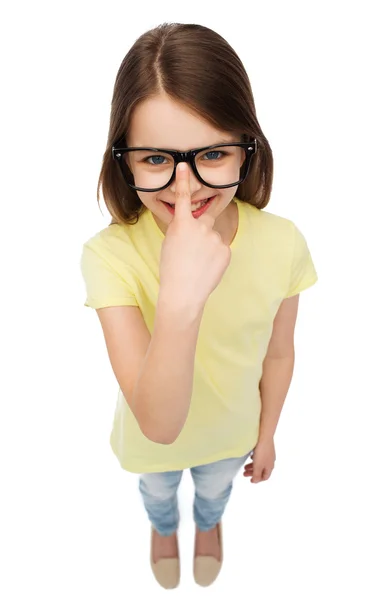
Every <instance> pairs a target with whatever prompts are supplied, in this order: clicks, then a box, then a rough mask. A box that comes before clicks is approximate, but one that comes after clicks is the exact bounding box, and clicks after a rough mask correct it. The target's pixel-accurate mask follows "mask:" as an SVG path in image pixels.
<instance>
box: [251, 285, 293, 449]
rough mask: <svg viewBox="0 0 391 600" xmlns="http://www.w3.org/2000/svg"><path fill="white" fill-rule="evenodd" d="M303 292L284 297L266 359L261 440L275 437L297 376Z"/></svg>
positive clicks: (260, 427)
mask: <svg viewBox="0 0 391 600" xmlns="http://www.w3.org/2000/svg"><path fill="white" fill-rule="evenodd" d="M298 306H299V294H296V295H295V296H291V297H290V298H286V299H285V300H283V301H282V303H281V305H280V308H279V309H278V312H277V315H276V317H275V319H274V322H273V333H272V336H271V339H270V342H269V346H268V350H267V353H266V356H265V359H264V361H263V368H262V377H261V380H260V382H259V391H260V396H261V402H262V410H261V421H260V425H259V437H258V440H261V439H267V438H269V439H270V438H273V436H274V434H275V431H276V428H277V424H278V420H279V418H280V414H281V411H282V407H283V405H284V402H285V398H286V396H287V393H288V390H289V386H290V383H291V380H292V376H293V369H294V363H295V348H294V330H295V325H296V319H297V312H298Z"/></svg>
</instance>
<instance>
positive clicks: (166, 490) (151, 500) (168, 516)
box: [139, 471, 183, 536]
mask: <svg viewBox="0 0 391 600" xmlns="http://www.w3.org/2000/svg"><path fill="white" fill-rule="evenodd" d="M182 473H183V471H167V472H165V473H144V474H143V475H141V476H140V480H139V490H140V493H141V496H142V499H143V502H144V506H145V509H146V511H147V513H148V517H149V520H150V522H151V523H152V525H153V528H154V529H155V530H156V531H157V532H158V533H159V535H161V536H171V535H172V534H173V533H174V532H175V531H176V530H177V529H178V525H179V511H178V497H177V490H178V486H179V484H180V481H181V479H182Z"/></svg>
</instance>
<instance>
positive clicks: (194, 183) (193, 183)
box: [170, 163, 202, 194]
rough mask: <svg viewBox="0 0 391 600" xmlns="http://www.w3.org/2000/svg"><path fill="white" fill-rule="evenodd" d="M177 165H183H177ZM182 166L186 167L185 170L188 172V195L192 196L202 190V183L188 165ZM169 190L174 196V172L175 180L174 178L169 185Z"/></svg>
mask: <svg viewBox="0 0 391 600" xmlns="http://www.w3.org/2000/svg"><path fill="white" fill-rule="evenodd" d="M178 164H183V163H178ZM184 164H185V165H186V167H187V169H188V170H189V171H190V193H191V194H193V193H195V192H197V191H198V190H200V189H201V188H202V183H201V182H200V181H198V179H197V177H196V176H195V174H194V171H193V169H192V168H191V166H190V164H189V163H184ZM170 190H171V192H172V193H173V194H175V192H176V171H175V178H174V180H173V182H172V184H171V185H170Z"/></svg>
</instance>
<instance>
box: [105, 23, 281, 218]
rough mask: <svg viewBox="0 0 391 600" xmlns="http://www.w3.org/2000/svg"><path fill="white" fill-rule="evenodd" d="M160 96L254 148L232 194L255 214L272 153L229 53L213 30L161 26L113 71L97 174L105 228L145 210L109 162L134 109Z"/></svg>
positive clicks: (268, 183)
mask: <svg viewBox="0 0 391 600" xmlns="http://www.w3.org/2000/svg"><path fill="white" fill-rule="evenodd" d="M162 92H164V93H165V94H167V95H168V96H169V97H171V98H172V100H174V101H176V102H178V103H180V104H182V105H184V106H186V107H188V108H189V110H192V111H194V112H195V113H196V114H198V115H199V116H200V117H202V118H203V119H204V120H206V121H207V122H209V123H210V124H211V125H213V126H215V127H216V128H218V129H220V130H223V131H226V132H229V133H235V134H238V133H239V135H240V136H241V137H242V140H243V141H244V142H249V141H252V140H253V139H254V138H255V139H256V140H257V142H258V151H257V152H256V154H255V155H254V156H253V158H252V161H251V166H250V171H249V173H248V175H247V178H246V179H245V181H244V182H243V183H241V184H239V187H238V189H237V192H236V194H235V196H236V197H237V198H238V199H239V200H242V201H243V202H248V203H249V204H252V205H254V206H256V207H257V208H259V209H261V208H264V207H265V206H266V205H267V204H268V202H269V198H270V194H271V188H272V181H273V154H272V150H271V148H270V145H269V143H268V141H267V139H266V137H265V136H264V134H263V132H262V130H261V127H260V125H259V123H258V119H257V116H256V110H255V104H254V97H253V93H252V89H251V84H250V81H249V78H248V75H247V73H246V70H245V68H244V66H243V64H242V62H241V60H240V58H239V57H238V55H237V54H236V52H235V51H234V50H233V48H232V47H231V46H230V45H229V44H228V42H227V41H226V40H225V39H224V38H223V37H222V36H220V35H219V34H218V33H216V32H215V31H213V30H211V29H209V28H208V27H204V26H202V25H196V24H181V23H163V24H162V25H159V26H158V27H156V28H154V29H151V30H150V31H147V32H146V33H144V34H143V35H141V36H140V37H139V38H138V39H137V40H136V42H135V43H134V44H133V46H132V47H131V48H130V50H129V51H128V53H127V54H126V56H125V58H124V59H123V61H122V63H121V66H120V68H119V70H118V73H117V77H116V80H115V84H114V91H113V98H112V102H111V114H110V126H109V132H108V138H107V145H106V150H105V153H104V155H103V161H102V167H101V171H100V175H99V181H98V188H97V198H98V204H99V190H100V188H102V193H103V198H104V201H105V204H106V207H107V209H108V211H109V213H110V214H111V216H112V217H113V219H112V222H111V224H113V223H124V224H135V223H137V221H138V218H139V215H141V214H142V212H143V211H144V210H145V209H146V207H145V206H144V204H143V203H142V202H141V200H140V198H139V197H138V195H137V192H136V190H133V189H132V188H130V187H129V186H127V185H126V182H125V181H124V180H123V178H122V175H121V173H120V170H119V165H118V164H116V163H115V161H114V159H113V157H112V154H111V149H112V146H113V144H115V143H117V141H118V140H120V139H123V138H124V136H126V134H127V131H128V128H129V123H130V119H131V116H132V111H134V109H135V107H136V106H137V105H138V103H140V102H142V101H143V100H146V99H148V98H150V97H152V96H156V95H158V94H159V93H162Z"/></svg>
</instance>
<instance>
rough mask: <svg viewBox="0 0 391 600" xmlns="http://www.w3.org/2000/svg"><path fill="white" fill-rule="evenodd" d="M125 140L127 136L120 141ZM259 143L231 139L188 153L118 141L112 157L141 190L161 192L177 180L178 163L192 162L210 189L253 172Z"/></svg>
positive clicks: (131, 184)
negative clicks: (252, 167) (122, 144)
mask: <svg viewBox="0 0 391 600" xmlns="http://www.w3.org/2000/svg"><path fill="white" fill-rule="evenodd" d="M121 142H123V138H122V139H120V140H119V141H118V144H120V143H121ZM257 149H258V144H257V140H256V139H254V140H253V141H252V142H229V143H224V144H214V145H213V146H204V147H203V148H193V149H192V150H188V151H187V152H179V151H177V150H168V149H166V148H151V147H130V148H128V147H123V146H121V145H119V146H117V145H116V144H114V145H113V146H112V151H111V153H112V157H113V159H114V160H115V161H116V162H117V163H118V165H119V168H120V171H121V174H122V176H123V178H124V180H125V182H126V183H127V185H128V186H129V187H131V188H133V189H134V190H139V191H141V192H158V191H160V190H164V189H165V188H167V187H168V186H169V185H171V183H172V182H173V180H174V179H175V172H176V167H177V165H178V163H180V162H186V163H188V164H190V166H191V168H192V170H193V173H194V174H195V176H196V177H197V179H198V180H199V181H200V182H201V183H202V184H203V185H206V186H207V187H210V188H218V189H221V188H229V187H233V186H236V185H239V184H240V183H242V182H243V181H244V180H245V179H246V177H247V175H248V172H249V169H250V165H251V159H252V157H253V155H254V154H255V153H256V152H257Z"/></svg>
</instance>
